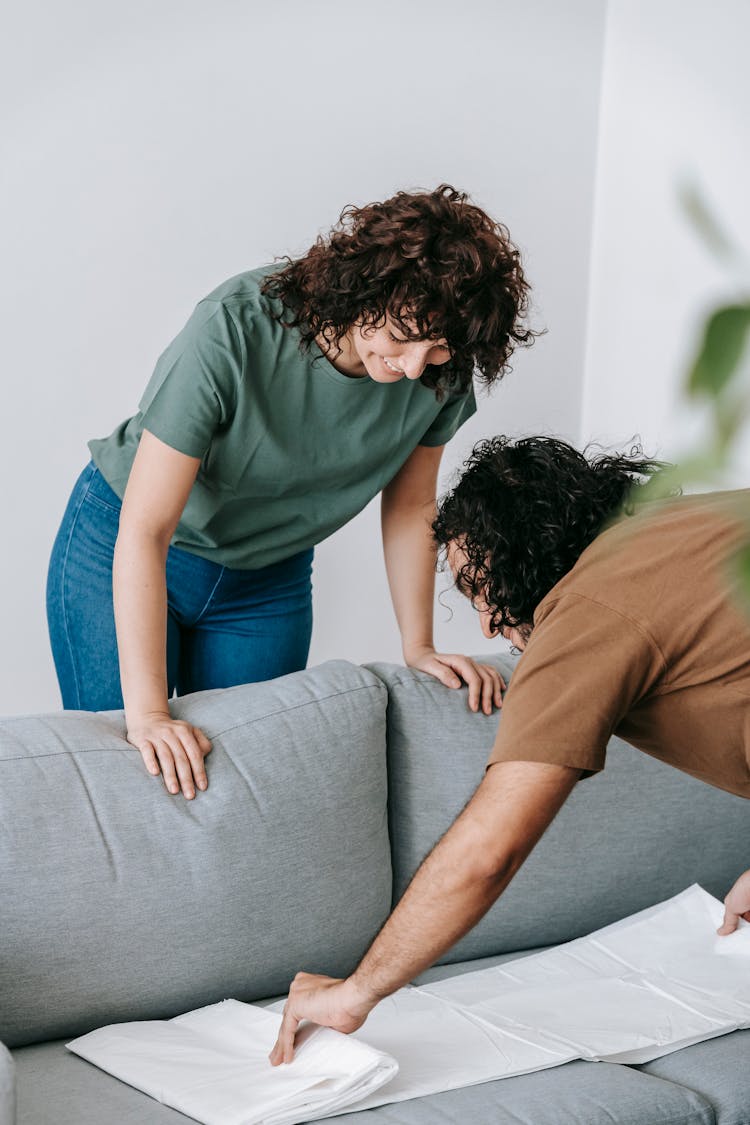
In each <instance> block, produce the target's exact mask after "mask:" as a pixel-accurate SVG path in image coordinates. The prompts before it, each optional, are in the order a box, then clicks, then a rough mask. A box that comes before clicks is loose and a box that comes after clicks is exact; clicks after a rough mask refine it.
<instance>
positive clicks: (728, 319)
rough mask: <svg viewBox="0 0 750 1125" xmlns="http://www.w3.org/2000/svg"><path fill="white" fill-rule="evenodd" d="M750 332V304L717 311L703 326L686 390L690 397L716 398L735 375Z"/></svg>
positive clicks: (728, 306)
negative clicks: (701, 340)
mask: <svg viewBox="0 0 750 1125" xmlns="http://www.w3.org/2000/svg"><path fill="white" fill-rule="evenodd" d="M749 330H750V304H745V305H727V306H725V307H724V308H722V309H718V310H717V311H716V312H715V313H714V314H713V315H712V316H711V317H710V319H709V321H708V323H707V324H706V329H705V334H704V337H703V343H702V345H701V348H700V351H699V352H698V357H697V359H696V360H695V362H694V364H693V367H692V370H691V371H690V372H689V374H688V381H687V389H688V392H689V393H690V394H691V395H711V396H716V395H719V394H720V393H721V392H722V391H723V389H724V387H725V386H726V385H727V383H728V382H729V381H730V379H731V378H732V376H733V375H734V373H735V371H736V369H737V367H738V366H739V363H740V360H741V359H742V353H743V352H744V350H745V345H746V343H747V335H748V331H749Z"/></svg>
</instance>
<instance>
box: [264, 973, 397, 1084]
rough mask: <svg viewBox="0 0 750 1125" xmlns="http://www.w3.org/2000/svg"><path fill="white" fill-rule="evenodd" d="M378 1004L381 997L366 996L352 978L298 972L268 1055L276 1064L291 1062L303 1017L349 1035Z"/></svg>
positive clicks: (273, 1063) (274, 1064)
mask: <svg viewBox="0 0 750 1125" xmlns="http://www.w3.org/2000/svg"><path fill="white" fill-rule="evenodd" d="M376 1003H377V999H376V998H375V997H370V996H366V995H365V994H364V993H363V992H362V991H361V990H360V989H358V988H357V986H356V984H355V983H354V981H353V979H352V978H351V977H349V978H347V979H346V980H337V979H336V978H335V977H323V976H318V975H317V974H315V973H297V975H296V977H295V978H294V980H293V981H292V987H291V988H290V989H289V996H288V998H287V1002H286V1004H285V1005H284V1015H283V1018H282V1020H281V1028H280V1029H279V1037H278V1039H277V1040H276V1044H275V1046H274V1048H273V1050H272V1051H271V1053H270V1055H269V1056H268V1057H269V1059H270V1060H271V1064H272V1066H278V1065H279V1063H290V1062H291V1061H292V1059H293V1058H294V1037H295V1035H296V1032H297V1028H298V1027H299V1025H300V1023H301V1021H302V1020H311V1021H312V1023H318V1024H322V1026H323V1027H332V1028H334V1030H335V1031H343V1032H344V1033H345V1034H346V1035H348V1034H349V1033H350V1032H352V1031H356V1030H357V1028H358V1027H361V1026H362V1024H363V1023H364V1022H365V1020H366V1019H367V1017H368V1015H369V1014H370V1012H371V1011H372V1009H373V1008H374V1007H375V1004H376Z"/></svg>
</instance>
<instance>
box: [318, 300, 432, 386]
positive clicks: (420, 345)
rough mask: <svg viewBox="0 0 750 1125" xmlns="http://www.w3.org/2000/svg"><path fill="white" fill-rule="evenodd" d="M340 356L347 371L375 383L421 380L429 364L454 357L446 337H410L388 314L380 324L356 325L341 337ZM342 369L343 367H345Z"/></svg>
mask: <svg viewBox="0 0 750 1125" xmlns="http://www.w3.org/2000/svg"><path fill="white" fill-rule="evenodd" d="M340 347H341V349H342V354H341V356H339V357H338V359H337V361H336V366H337V367H341V361H342V360H343V361H344V362H345V364H346V367H347V374H349V375H355V376H357V375H358V376H365V375H369V376H370V378H371V379H373V380H374V381H375V382H376V383H397V382H398V381H399V380H400V379H419V377H420V376H421V375H422V374H423V372H424V370H425V368H426V367H427V366H428V364H430V365H433V366H439V365H440V364H442V363H447V362H448V360H449V359H450V358H451V351H450V348H449V347H448V344H447V342H446V341H445V340H410V339H407V338H406V337H405V336H404V333H403V331H402V330H401V329H400V328H399V327H398V326H397V325H396V324H395V323H394V322H393V321H392V320H391V318H390V317H389V316H388V315H387V314H386V318H385V323H384V324H383V325H381V326H379V327H377V328H376V327H373V326H371V325H369V326H363V325H360V324H355V325H353V326H352V328H350V329H349V331H348V332H347V334H346V336H345V337H344V339H342V340H341V343H340ZM342 370H343V368H342Z"/></svg>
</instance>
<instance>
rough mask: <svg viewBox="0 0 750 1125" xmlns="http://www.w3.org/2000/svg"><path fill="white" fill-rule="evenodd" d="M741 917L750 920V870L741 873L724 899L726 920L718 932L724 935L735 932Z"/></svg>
mask: <svg viewBox="0 0 750 1125" xmlns="http://www.w3.org/2000/svg"><path fill="white" fill-rule="evenodd" d="M740 918H744V919H745V921H746V922H750V871H746V872H745V873H744V875H740V877H739V879H738V880H737V882H736V883H735V884H734V886H733V887H732V889H731V891H730V892H729V894H728V895H727V897H726V898H725V899H724V921H723V922H722V924H721V925H720V926H719V928H718V930H717V931H716V932H717V933H718V934H721V935H722V937H725V936H726V935H727V934H733V933H734V931H735V930H736V929H737V927H738V926H739V924H740Z"/></svg>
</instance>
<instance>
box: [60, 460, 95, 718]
mask: <svg viewBox="0 0 750 1125" xmlns="http://www.w3.org/2000/svg"><path fill="white" fill-rule="evenodd" d="M94 471H96V470H94ZM93 477H94V474H93V473H92V474H91V476H90V477H89V480H88V483H87V485H86V491H85V492H84V493H83V496H82V497H81V499H80V500H79V502H78V506H77V508H76V510H75V514H74V515H73V518H72V519H71V521H70V531H69V532H68V539H67V542H66V544H65V553H64V555H63V560H62V566H61V568H60V594H61V597H60V601H61V602H62V618H63V632H64V633H65V643H66V644H67V646H68V653H69V656H70V666H71V668H72V669H73V683H74V684H75V693H76V710H80V709H81V684H80V677H79V675H78V669H77V667H76V661H75V652H74V649H73V644H72V641H71V639H70V629H69V626H68V606H67V602H66V598H65V575H66V571H67V566H68V555H69V554H70V545H71V543H72V541H73V532H74V531H75V528H76V524H77V523H78V517H79V516H80V514H81V508H82V507H83V505H84V503H85V502H86V497H87V496H88V494H89V490H90V489H91V482H92V480H93Z"/></svg>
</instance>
